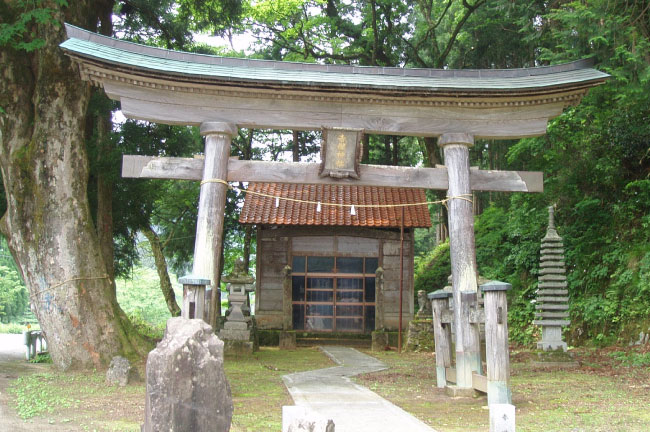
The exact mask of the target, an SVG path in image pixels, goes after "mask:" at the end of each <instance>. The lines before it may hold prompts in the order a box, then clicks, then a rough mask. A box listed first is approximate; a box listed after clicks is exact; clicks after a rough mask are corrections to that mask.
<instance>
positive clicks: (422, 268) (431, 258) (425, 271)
mask: <svg viewBox="0 0 650 432" xmlns="http://www.w3.org/2000/svg"><path fill="white" fill-rule="evenodd" d="M450 274H451V258H450V257H449V242H445V243H442V244H440V245H438V246H436V248H435V249H433V250H432V251H431V252H430V253H429V254H428V255H425V256H423V257H421V258H418V259H417V260H416V263H415V292H416V293H417V292H418V291H419V290H424V291H426V292H428V293H429V292H432V291H436V290H439V289H442V288H443V287H444V286H445V285H447V278H448V277H449V275H450Z"/></svg>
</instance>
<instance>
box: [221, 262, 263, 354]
mask: <svg viewBox="0 0 650 432" xmlns="http://www.w3.org/2000/svg"><path fill="white" fill-rule="evenodd" d="M235 264H236V265H235V269H234V270H233V272H232V273H231V274H230V275H228V276H224V277H223V278H222V280H223V281H224V282H226V283H227V288H228V292H229V294H228V301H229V303H230V307H229V308H228V313H227V314H226V322H225V323H224V325H223V328H222V329H221V331H220V332H219V337H220V338H221V339H222V340H223V341H225V342H226V345H225V349H226V351H227V352H234V353H236V354H245V353H253V351H255V350H257V345H256V344H255V338H256V337H255V326H254V325H253V322H252V321H253V319H252V317H251V316H250V301H249V298H248V293H249V292H251V291H253V290H254V287H255V285H254V282H255V278H253V277H250V276H248V274H247V273H246V269H244V268H243V262H239V261H238V262H237V263H235Z"/></svg>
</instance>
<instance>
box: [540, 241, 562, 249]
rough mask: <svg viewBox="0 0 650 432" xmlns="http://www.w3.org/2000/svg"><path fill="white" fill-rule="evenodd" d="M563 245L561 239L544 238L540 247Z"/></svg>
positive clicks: (559, 246)
mask: <svg viewBox="0 0 650 432" xmlns="http://www.w3.org/2000/svg"><path fill="white" fill-rule="evenodd" d="M561 247H564V245H563V244H562V240H544V241H543V242H542V248H561Z"/></svg>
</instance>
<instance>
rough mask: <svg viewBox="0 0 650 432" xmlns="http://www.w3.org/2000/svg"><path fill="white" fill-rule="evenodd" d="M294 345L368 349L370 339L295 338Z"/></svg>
mask: <svg viewBox="0 0 650 432" xmlns="http://www.w3.org/2000/svg"><path fill="white" fill-rule="evenodd" d="M296 345H298V346H319V345H326V346H331V345H341V346H348V347H357V348H370V347H371V345H372V341H371V340H370V339H345V338H331V337H302V338H299V337H297V338H296Z"/></svg>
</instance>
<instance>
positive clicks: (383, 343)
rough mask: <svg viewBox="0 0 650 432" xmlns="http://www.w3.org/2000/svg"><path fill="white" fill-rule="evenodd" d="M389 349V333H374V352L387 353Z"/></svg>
mask: <svg viewBox="0 0 650 432" xmlns="http://www.w3.org/2000/svg"><path fill="white" fill-rule="evenodd" d="M387 348H388V333H386V332H383V331H374V332H372V350H373V351H386V349H387Z"/></svg>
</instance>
